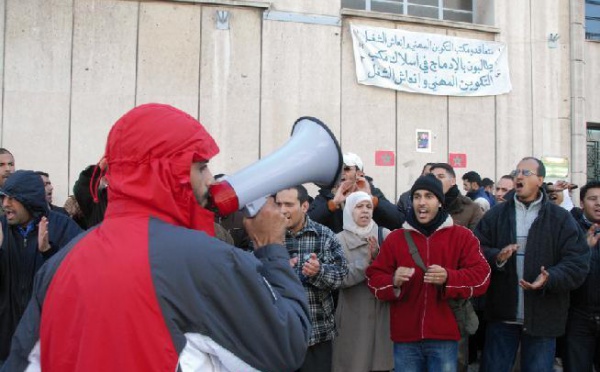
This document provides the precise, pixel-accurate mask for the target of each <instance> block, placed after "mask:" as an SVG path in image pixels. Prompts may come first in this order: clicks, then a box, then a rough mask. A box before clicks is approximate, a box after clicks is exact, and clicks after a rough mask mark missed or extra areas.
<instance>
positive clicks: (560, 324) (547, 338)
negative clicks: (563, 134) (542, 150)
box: [474, 157, 590, 372]
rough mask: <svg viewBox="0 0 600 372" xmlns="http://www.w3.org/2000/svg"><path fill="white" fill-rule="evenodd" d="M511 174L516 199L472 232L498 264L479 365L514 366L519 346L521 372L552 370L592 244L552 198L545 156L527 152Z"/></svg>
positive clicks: (489, 371) (503, 369) (500, 370)
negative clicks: (571, 299) (548, 192)
mask: <svg viewBox="0 0 600 372" xmlns="http://www.w3.org/2000/svg"><path fill="white" fill-rule="evenodd" d="M511 175H512V176H513V178H514V180H515V193H514V195H513V197H512V198H510V199H509V200H507V201H506V202H504V203H501V204H499V205H498V206H497V207H494V208H493V209H491V210H490V211H488V212H487V213H486V214H485V215H484V216H483V218H482V219H481V221H480V222H479V224H478V225H477V228H476V229H475V231H474V232H475V235H476V236H477V238H479V240H480V242H481V248H482V249H483V252H484V254H485V256H486V258H487V260H488V263H489V264H490V266H491V267H492V279H491V282H490V288H489V290H488V292H487V294H486V303H485V305H486V307H485V317H486V320H487V321H488V323H487V328H486V339H485V347H484V350H483V357H482V361H481V371H482V372H496V371H497V372H508V371H511V369H512V368H513V364H514V361H515V356H516V354H517V349H518V347H519V345H520V347H521V371H523V372H533V371H552V369H553V364H554V355H555V348H556V337H558V336H560V335H562V334H563V333H564V332H565V325H566V321H567V313H568V307H569V293H570V291H571V290H573V289H575V288H577V287H579V286H580V285H581V284H582V283H583V281H584V280H585V277H586V275H587V272H588V268H589V266H588V265H589V264H588V263H589V257H590V252H589V251H590V249H589V247H588V245H587V244H586V240H585V236H584V234H583V232H582V231H581V229H580V228H579V227H578V226H577V224H576V222H575V220H574V219H573V218H572V216H571V215H570V214H569V212H567V211H566V210H564V209H563V208H561V207H559V206H557V205H555V204H554V203H552V202H550V201H549V200H548V196H547V195H546V193H545V192H544V190H543V188H542V185H543V183H544V177H545V176H546V168H545V167H544V164H543V163H542V162H541V161H540V160H539V159H537V158H534V157H526V158H523V159H522V160H521V161H520V162H519V163H518V164H517V168H516V169H515V170H514V171H513V172H511Z"/></svg>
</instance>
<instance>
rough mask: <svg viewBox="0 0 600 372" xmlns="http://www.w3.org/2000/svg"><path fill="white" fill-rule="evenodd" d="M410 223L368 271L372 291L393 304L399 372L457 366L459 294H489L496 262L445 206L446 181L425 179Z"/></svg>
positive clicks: (415, 192)
mask: <svg viewBox="0 0 600 372" xmlns="http://www.w3.org/2000/svg"><path fill="white" fill-rule="evenodd" d="M411 197H412V209H410V210H409V211H408V215H407V219H406V222H405V223H404V224H403V226H402V228H401V229H398V230H395V231H393V232H392V233H390V235H389V236H388V237H387V238H386V239H385V241H384V243H383V245H382V247H381V250H380V253H379V255H378V256H377V258H376V259H375V260H374V261H373V264H372V265H371V266H370V267H369V268H368V269H367V271H366V275H367V280H368V285H369V289H370V290H371V291H372V292H373V294H374V295H375V296H376V297H377V298H379V299H380V300H382V301H390V303H391V304H390V319H391V323H390V327H391V328H390V333H391V338H392V341H393V342H394V364H395V370H396V371H424V370H429V371H456V367H457V357H458V340H459V339H460V337H461V334H460V331H459V327H458V323H457V321H456V318H455V315H454V312H453V310H452V309H451V307H450V304H449V300H451V299H468V298H470V297H472V296H478V295H481V294H483V293H484V292H485V291H486V289H487V286H488V284H489V276H490V267H489V265H488V264H487V262H486V261H485V259H484V257H483V256H482V254H481V252H480V251H479V242H478V241H477V239H476V238H475V237H474V236H473V234H472V233H471V232H470V231H469V230H468V229H467V228H465V227H462V226H457V225H455V224H454V223H453V221H452V217H450V216H449V215H448V213H447V212H446V211H445V210H444V209H443V208H442V203H443V202H444V191H443V188H442V183H441V182H440V181H439V180H438V179H436V178H435V177H434V176H432V175H425V176H421V177H419V178H418V179H417V180H416V182H415V183H414V185H413V187H412V188H411Z"/></svg>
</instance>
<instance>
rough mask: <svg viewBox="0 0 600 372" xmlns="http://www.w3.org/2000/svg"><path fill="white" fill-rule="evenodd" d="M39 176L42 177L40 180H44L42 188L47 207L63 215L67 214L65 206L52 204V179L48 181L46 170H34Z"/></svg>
mask: <svg viewBox="0 0 600 372" xmlns="http://www.w3.org/2000/svg"><path fill="white" fill-rule="evenodd" d="M35 173H36V174H38V175H39V176H40V177H42V182H44V190H45V192H46V201H47V202H48V207H49V208H50V210H52V211H54V212H58V213H62V214H65V215H67V216H68V215H69V214H68V213H67V210H66V209H65V208H62V207H59V206H57V205H54V204H52V198H53V194H54V186H52V181H50V175H49V174H48V173H46V172H42V171H37V172H35Z"/></svg>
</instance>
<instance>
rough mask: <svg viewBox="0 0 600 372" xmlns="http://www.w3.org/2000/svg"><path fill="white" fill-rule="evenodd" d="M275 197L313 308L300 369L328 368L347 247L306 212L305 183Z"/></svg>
mask: <svg viewBox="0 0 600 372" xmlns="http://www.w3.org/2000/svg"><path fill="white" fill-rule="evenodd" d="M275 201H276V202H277V205H279V207H280V208H281V212H282V213H283V214H284V215H285V217H286V218H287V228H288V230H287V233H286V237H285V244H286V246H287V249H288V251H289V252H290V257H291V258H290V264H291V265H292V267H293V268H294V269H295V270H296V272H297V274H298V276H299V277H300V281H301V282H302V284H303V285H304V289H305V290H306V294H307V295H308V304H309V309H310V320H311V325H312V332H311V334H310V339H309V342H308V345H309V348H308V351H307V352H306V357H305V359H304V364H303V365H302V367H301V368H300V370H299V371H300V372H303V371H307V372H308V371H310V372H315V371H316V372H319V371H324V372H329V371H331V354H332V340H333V338H334V337H335V334H336V330H335V320H334V315H335V308H334V303H333V295H332V293H333V291H335V290H336V289H338V288H339V287H340V286H341V285H342V281H343V280H344V277H345V276H346V275H347V274H348V267H347V264H346V259H345V258H344V251H343V249H342V246H341V245H340V242H339V241H338V239H337V237H336V236H335V234H334V233H333V231H331V230H330V229H329V228H327V227H325V226H323V225H321V224H319V223H316V222H314V221H312V220H311V219H310V218H309V217H308V215H307V214H306V211H307V210H308V192H307V191H306V189H305V188H304V186H302V185H298V186H294V187H292V188H289V189H285V190H281V191H279V192H278V193H277V196H276V198H275Z"/></svg>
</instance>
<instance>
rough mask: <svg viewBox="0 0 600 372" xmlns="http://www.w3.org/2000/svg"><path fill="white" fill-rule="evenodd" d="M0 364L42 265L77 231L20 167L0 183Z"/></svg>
mask: <svg viewBox="0 0 600 372" xmlns="http://www.w3.org/2000/svg"><path fill="white" fill-rule="evenodd" d="M0 198H1V199H2V207H3V208H4V216H2V217H0V231H1V234H0V330H1V331H0V366H1V365H2V363H3V361H4V360H5V359H6V357H7V356H8V352H9V350H10V344H11V341H10V339H11V337H12V335H13V333H14V331H15V329H16V328H17V324H18V323H19V320H20V319H21V316H22V315H23V312H24V311H25V307H26V306H27V303H28V302H29V298H30V297H31V293H32V291H33V278H34V275H35V273H36V272H37V271H38V270H39V269H40V267H41V266H42V264H43V263H44V262H45V261H46V260H47V259H48V258H50V257H52V255H54V254H55V253H56V252H57V251H58V250H59V249H60V248H62V247H63V246H64V245H66V244H67V243H68V242H69V241H70V240H71V239H73V238H74V237H75V236H76V235H77V234H79V233H80V232H81V229H80V228H79V226H77V224H76V223H75V222H74V221H73V220H71V219H70V218H69V217H68V216H66V215H64V214H61V213H58V212H53V211H51V210H50V208H49V207H48V202H47V201H46V192H45V190H44V183H43V181H42V179H41V177H40V176H39V175H38V174H36V173H35V172H33V171H29V170H18V171H16V172H15V173H13V174H12V175H11V176H10V177H8V178H7V180H6V182H4V184H3V186H2V187H0Z"/></svg>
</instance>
